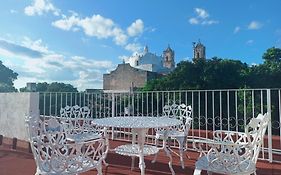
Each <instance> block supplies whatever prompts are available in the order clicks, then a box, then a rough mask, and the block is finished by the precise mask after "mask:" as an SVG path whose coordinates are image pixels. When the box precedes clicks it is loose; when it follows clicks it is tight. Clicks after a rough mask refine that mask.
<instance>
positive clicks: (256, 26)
mask: <svg viewBox="0 0 281 175" xmlns="http://www.w3.org/2000/svg"><path fill="white" fill-rule="evenodd" d="M261 27H262V23H260V22H258V21H252V22H250V24H249V25H248V29H249V30H257V29H260V28H261Z"/></svg>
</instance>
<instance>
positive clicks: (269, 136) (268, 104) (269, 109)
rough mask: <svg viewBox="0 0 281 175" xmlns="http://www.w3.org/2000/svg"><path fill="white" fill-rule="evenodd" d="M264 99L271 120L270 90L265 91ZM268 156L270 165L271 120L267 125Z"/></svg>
mask: <svg viewBox="0 0 281 175" xmlns="http://www.w3.org/2000/svg"><path fill="white" fill-rule="evenodd" d="M266 96H267V97H266V99H267V112H268V113H269V117H270V119H271V93H270V89H267V90H266ZM267 138H268V139H267V140H268V155H269V162H270V163H272V127H271V120H270V122H269V123H268V137H267Z"/></svg>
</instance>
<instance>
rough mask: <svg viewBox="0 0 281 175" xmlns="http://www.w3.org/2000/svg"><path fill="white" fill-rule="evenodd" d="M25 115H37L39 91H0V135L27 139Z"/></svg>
mask: <svg viewBox="0 0 281 175" xmlns="http://www.w3.org/2000/svg"><path fill="white" fill-rule="evenodd" d="M26 115H32V116H39V93H34V92H33V93H0V135H3V136H4V137H8V138H17V139H20V140H28V137H27V132H26V127H25V116H26Z"/></svg>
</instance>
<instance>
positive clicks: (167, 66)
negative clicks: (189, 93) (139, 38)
mask: <svg viewBox="0 0 281 175" xmlns="http://www.w3.org/2000/svg"><path fill="white" fill-rule="evenodd" d="M174 56H175V52H174V51H173V50H172V49H171V48H170V46H168V47H167V49H165V50H164V51H163V54H162V55H161V56H157V55H156V54H153V53H151V52H149V49H148V47H147V46H146V47H145V48H144V51H143V53H141V54H137V55H135V56H132V57H131V58H130V60H131V62H130V63H125V62H124V63H123V64H119V65H118V66H117V68H116V69H115V70H113V71H111V72H110V73H109V74H104V75H103V90H113V91H129V90H133V89H134V88H140V87H143V86H144V85H145V84H146V82H147V81H149V80H152V79H155V78H157V77H160V76H163V75H166V74H168V73H170V72H171V71H173V70H174V69H175V60H174V59H175V58H174Z"/></svg>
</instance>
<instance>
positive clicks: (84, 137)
mask: <svg viewBox="0 0 281 175" xmlns="http://www.w3.org/2000/svg"><path fill="white" fill-rule="evenodd" d="M101 137H102V135H101V134H100V133H94V132H92V133H88V132H85V133H76V134H69V135H67V136H66V139H67V140H68V141H70V142H85V141H90V140H95V139H99V138H101Z"/></svg>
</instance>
